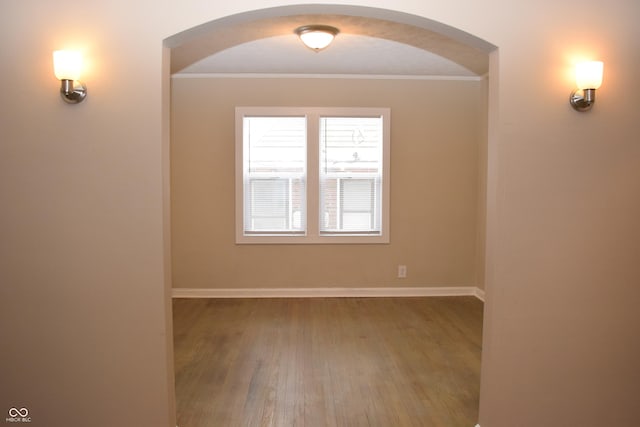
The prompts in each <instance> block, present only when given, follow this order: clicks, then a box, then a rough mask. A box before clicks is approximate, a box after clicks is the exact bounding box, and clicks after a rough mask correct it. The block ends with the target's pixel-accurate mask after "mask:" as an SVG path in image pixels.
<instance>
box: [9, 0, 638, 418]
mask: <svg viewBox="0 0 640 427" xmlns="http://www.w3.org/2000/svg"><path fill="white" fill-rule="evenodd" d="M295 3H317V0H312V1H309V2H307V1H303V0H299V1H296V2H295ZM328 3H331V4H336V3H339V4H343V5H344V4H355V2H352V1H350V0H333V1H331V2H328ZM282 4H288V2H283V1H276V0H238V1H235V2H212V1H201V0H179V1H178V0H167V1H165V2H156V1H150V0H135V1H123V0H114V1H110V2H85V3H83V4H82V5H81V6H80V7H78V3H77V2H72V1H70V0H59V1H56V2H45V1H36V0H24V1H3V2H0V21H1V24H2V25H0V70H1V75H2V94H3V96H2V97H0V111H1V112H0V207H1V208H0V342H1V343H2V351H1V353H0V379H1V383H2V386H1V387H0V411H3V412H5V413H6V411H7V410H8V408H10V407H12V406H14V405H25V406H27V407H29V409H30V410H31V411H32V415H33V422H32V424H31V425H32V426H34V427H37V426H46V427H58V426H66V427H68V426H84V425H92V426H95V427H102V426H104V427H112V426H116V425H117V426H135V427H139V426H145V427H147V426H148V427H157V426H163V427H168V426H171V425H172V423H171V417H170V415H169V413H170V412H171V407H170V403H169V402H170V401H171V399H170V395H171V393H172V389H171V385H170V381H169V379H168V378H167V375H166V373H167V369H166V366H167V362H168V361H170V360H168V358H167V351H166V343H167V334H168V333H169V331H168V330H167V327H166V326H165V319H166V316H167V311H166V308H165V301H166V300H165V288H164V286H163V283H164V279H165V268H166V267H165V264H164V258H163V247H164V245H163V240H164V239H165V237H166V236H165V235H164V234H163V224H162V222H163V215H162V207H163V196H162V189H163V186H162V177H163V169H162V156H163V145H162V143H161V142H162V135H161V129H162V128H163V122H162V117H163V115H162V110H161V102H162V87H163V79H168V76H167V75H163V72H162V57H161V55H162V40H163V39H165V38H167V37H169V36H171V35H174V34H176V33H178V32H181V31H184V30H186V29H189V28H192V27H195V26H197V25H200V24H202V23H205V22H208V21H212V20H215V19H219V18H221V17H224V16H228V15H231V14H235V13H242V12H246V11H250V10H254V9H261V8H268V7H273V6H280V5H282ZM367 4H368V5H369V6H370V7H381V8H386V9H392V10H396V11H399V12H406V13H411V14H414V15H416V16H422V17H428V18H430V19H433V20H436V21H439V22H442V23H446V24H448V25H451V26H453V27H456V28H459V29H461V30H463V31H466V32H468V33H470V34H473V35H475V36H478V37H480V38H483V39H485V40H487V41H489V42H491V43H493V44H494V45H496V46H498V48H499V54H497V55H494V63H493V69H492V71H491V76H490V81H491V84H492V86H491V88H490V92H491V108H490V120H489V123H490V128H489V133H490V135H491V138H490V140H489V160H490V161H489V166H488V171H489V174H488V177H489V186H488V188H489V190H490V191H489V192H488V194H489V198H488V212H489V216H488V223H487V224H488V229H487V241H488V245H487V249H488V251H487V259H488V263H487V264H486V267H487V274H486V278H487V281H486V291H487V303H486V304H485V328H484V331H485V341H484V346H483V370H482V392H481V404H480V413H481V415H480V418H481V419H480V421H481V424H482V426H483V427H512V426H518V427H538V426H545V427H566V426H581V427H596V426H597V427H601V426H624V427H626V426H634V425H637V423H638V419H640V406H639V405H638V402H637V396H639V395H640V368H639V367H638V360H640V340H638V336H640V330H639V329H640V310H638V301H640V286H638V284H639V283H640V262H638V254H639V253H640V221H638V218H640V197H638V194H640V168H639V167H638V158H640V144H639V143H638V135H640V120H638V110H637V107H636V105H635V104H636V99H635V97H634V96H633V94H635V93H639V92H640V79H638V78H637V76H638V74H639V71H640V56H638V52H640V26H639V25H638V23H637V19H638V16H640V3H639V2H637V0H614V1H611V2H602V1H601V0H582V1H580V2H578V1H571V0H568V1H563V2H559V1H539V0H535V1H534V0H526V1H524V0H523V1H512V0H509V1H507V0H481V1H478V0H456V1H449V0H447V1H445V0H434V1H429V2H424V1H414V0H372V1H370V2H367ZM70 11H71V12H70ZM70 14H71V15H70ZM69 16H72V18H69ZM141 27H142V28H141ZM78 45H79V46H80V47H82V48H83V49H84V50H85V53H86V55H87V56H88V59H89V62H90V68H89V70H88V71H87V73H86V77H85V80H86V81H87V83H88V85H89V99H88V100H87V101H86V103H85V104H82V105H78V106H69V105H65V104H64V103H62V101H61V100H60V99H59V97H58V94H57V90H58V83H57V82H56V81H55V79H54V78H53V76H52V72H51V62H50V58H51V51H53V50H54V49H58V48H60V47H67V46H78ZM579 57H595V58H600V59H602V60H604V61H605V82H604V84H603V86H602V88H601V89H600V90H599V91H598V95H597V96H598V100H597V103H596V106H595V108H594V110H593V111H591V112H590V113H587V114H579V113H576V112H575V111H573V110H571V108H570V107H569V106H568V103H567V98H568V95H569V91H570V90H571V88H572V86H573V83H572V78H571V75H570V70H571V64H572V63H573V61H575V60H576V59H577V58H579ZM129 90H132V91H133V93H131V94H129V93H128V91H129ZM70 125H72V126H73V131H71V130H69V129H68V128H67V126H70ZM165 172H166V171H165ZM169 338H170V337H169ZM70 408H71V409H70ZM173 425H175V423H174V424H173ZM181 427H183V426H181Z"/></svg>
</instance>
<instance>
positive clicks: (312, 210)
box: [306, 113, 320, 236]
mask: <svg viewBox="0 0 640 427" xmlns="http://www.w3.org/2000/svg"><path fill="white" fill-rule="evenodd" d="M319 123H320V117H319V115H318V114H317V113H310V114H308V115H307V174H306V180H307V187H306V188H307V235H309V236H318V235H319V234H320V230H319V224H320V216H319V214H320V178H319V177H320V168H319V166H320V143H319V135H320V127H319Z"/></svg>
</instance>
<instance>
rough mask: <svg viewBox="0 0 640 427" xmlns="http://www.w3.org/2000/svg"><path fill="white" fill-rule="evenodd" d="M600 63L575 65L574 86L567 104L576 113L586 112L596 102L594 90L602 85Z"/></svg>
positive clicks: (602, 66)
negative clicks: (575, 87) (569, 104)
mask: <svg viewBox="0 0 640 427" xmlns="http://www.w3.org/2000/svg"><path fill="white" fill-rule="evenodd" d="M603 68H604V64H603V63H602V61H589V62H580V63H578V64H576V86H577V89H576V90H574V91H573V92H571V96H570V97H569V102H570V103H571V106H572V107H573V108H574V109H575V110H576V111H588V110H590V109H591V107H593V104H594V102H596V89H598V88H599V87H600V85H601V84H602V70H603Z"/></svg>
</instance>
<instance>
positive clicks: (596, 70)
mask: <svg viewBox="0 0 640 427" xmlns="http://www.w3.org/2000/svg"><path fill="white" fill-rule="evenodd" d="M603 68H604V64H603V63H602V61H588V62H580V63H579V64H576V85H577V87H578V89H598V88H599V87H600V85H602V71H603Z"/></svg>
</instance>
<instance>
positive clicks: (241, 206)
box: [236, 107, 390, 243]
mask: <svg viewBox="0 0 640 427" xmlns="http://www.w3.org/2000/svg"><path fill="white" fill-rule="evenodd" d="M389 116H390V112H389V109H379V108H278V107H238V108H236V242H237V243H388V241H389V203H388V200H389V151H390V147H389V136H390V129H389V120H390V118H389Z"/></svg>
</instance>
